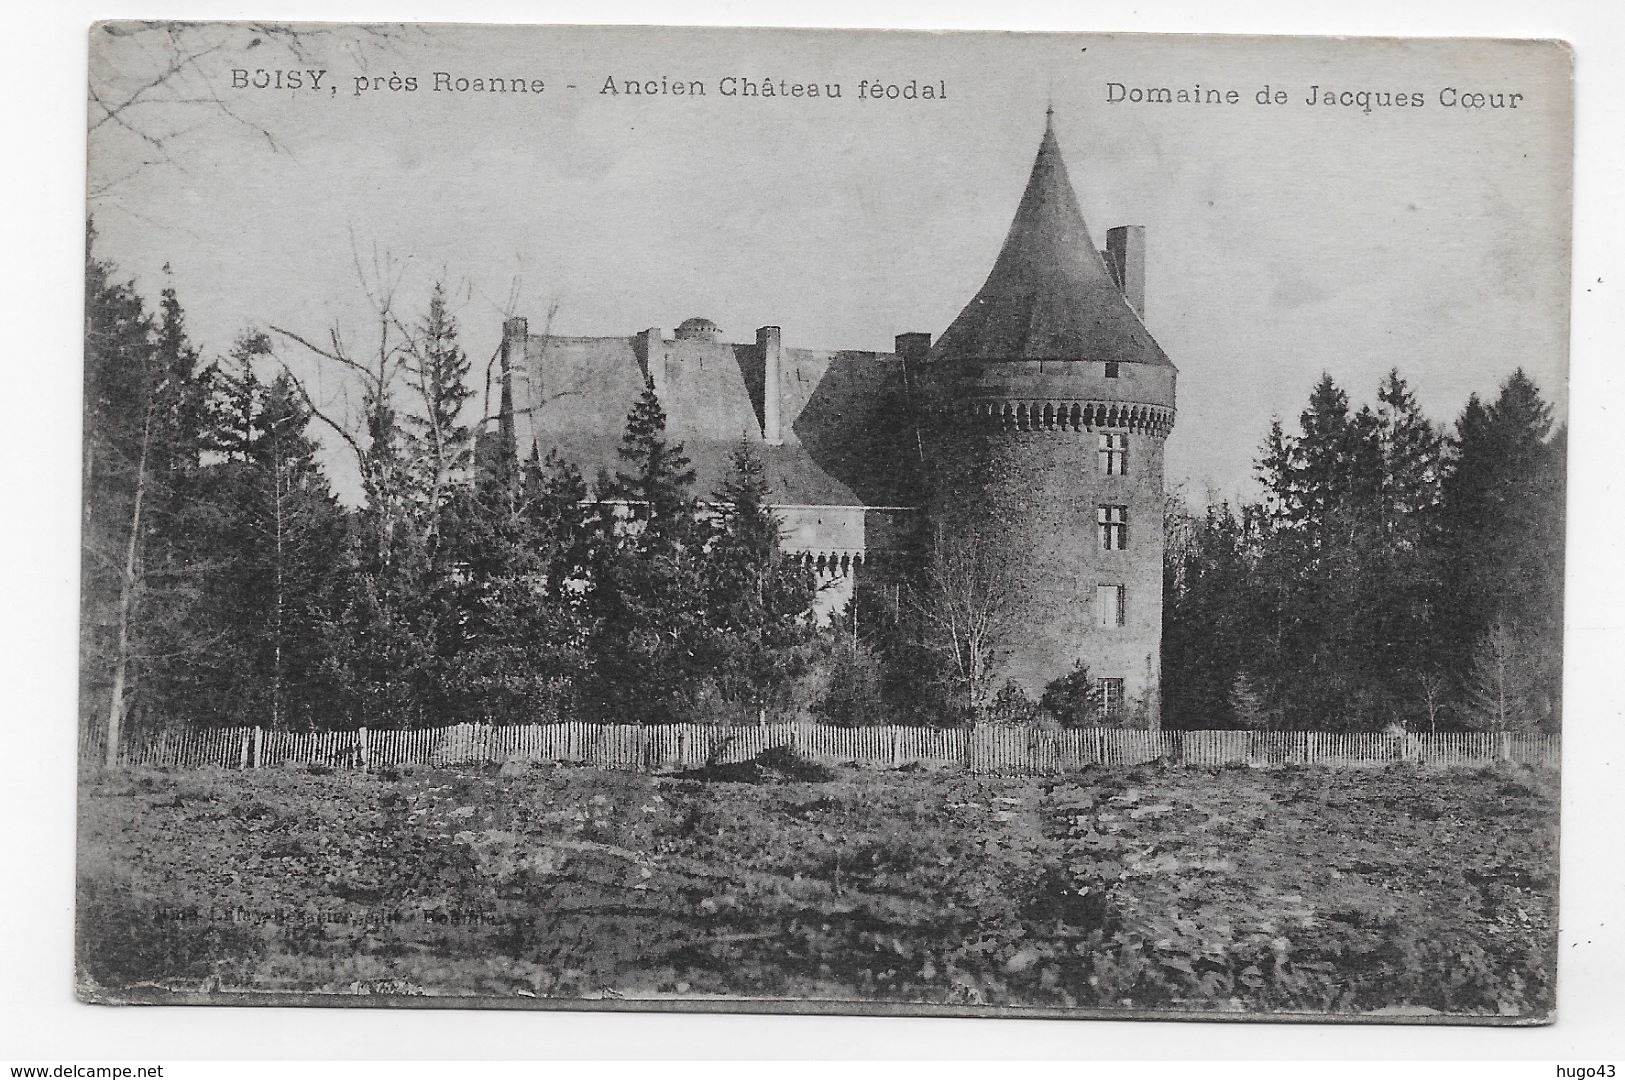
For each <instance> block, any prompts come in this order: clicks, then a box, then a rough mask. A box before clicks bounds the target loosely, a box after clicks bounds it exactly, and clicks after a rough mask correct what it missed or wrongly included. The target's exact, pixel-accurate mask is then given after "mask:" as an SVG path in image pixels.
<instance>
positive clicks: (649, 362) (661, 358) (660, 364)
mask: <svg viewBox="0 0 1625 1080" xmlns="http://www.w3.org/2000/svg"><path fill="white" fill-rule="evenodd" d="M632 351H633V352H634V353H636V354H637V358H638V366H639V367H640V368H642V369H643V374H644V375H646V376H648V378H649V380H650V381H651V382H653V383H654V385H655V393H657V394H659V393H662V392H663V391H664V390H665V389H666V335H665V333H664V332H663V331H662V330H661V329H660V327H658V326H651V327H649V329H647V330H645V331H643V332H642V333H639V334H635V335H634V336H633V338H632Z"/></svg>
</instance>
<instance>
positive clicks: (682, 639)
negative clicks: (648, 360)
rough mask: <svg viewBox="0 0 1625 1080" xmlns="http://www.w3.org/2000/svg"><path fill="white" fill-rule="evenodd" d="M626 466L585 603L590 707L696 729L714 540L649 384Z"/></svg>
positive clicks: (612, 494)
mask: <svg viewBox="0 0 1625 1080" xmlns="http://www.w3.org/2000/svg"><path fill="white" fill-rule="evenodd" d="M620 457H621V461H622V468H621V470H620V471H619V472H618V473H617V474H616V477H615V479H614V481H613V482H612V483H611V484H610V486H609V489H608V492H607V494H608V496H609V498H610V499H611V500H620V501H621V502H620V503H619V504H616V503H608V504H605V505H603V506H602V507H601V509H600V514H599V517H598V520H597V532H598V535H597V537H596V540H595V543H594V545H593V549H594V558H593V566H592V575H591V578H592V583H591V587H590V589H589V591H588V594H587V605H588V609H589V612H590V622H591V625H592V628H593V635H594V642H593V647H592V649H591V650H590V652H591V656H592V670H591V672H590V676H589V681H590V684H591V687H592V690H591V698H592V701H593V704H594V708H595V709H596V711H597V712H598V713H599V715H601V716H604V717H606V718H612V719H615V720H618V721H620V722H623V723H624V722H635V723H655V722H662V721H671V720H681V719H689V718H692V717H693V716H694V715H695V709H696V706H697V704H698V702H699V699H700V696H701V695H700V692H701V689H702V687H703V685H704V682H705V669H704V661H703V659H702V655H701V652H700V646H701V643H702V641H703V639H704V637H705V634H706V612H705V584H704V576H703V572H702V562H701V560H702V558H703V555H704V549H705V545H706V541H707V539H708V535H707V532H708V531H707V530H706V529H705V527H704V526H703V525H702V524H701V522H700V521H699V520H698V518H697V516H696V507H695V502H694V497H693V495H692V494H691V490H690V488H691V485H692V484H693V482H694V470H693V469H692V468H691V467H690V465H689V461H688V458H687V456H686V455H685V454H684V453H683V448H682V444H681V443H671V442H668V441H667V439H666V414H665V410H664V409H662V408H661V405H660V399H659V397H658V396H657V395H656V393H655V389H654V383H653V381H652V380H646V381H645V385H644V391H643V394H642V395H641V396H640V397H639V399H638V401H637V403H636V404H635V405H634V406H633V407H632V410H631V412H630V413H629V414H628V416H627V421H626V431H625V433H624V435H623V438H622V442H621V448H620ZM617 505H621V506H624V515H623V514H622V513H620V512H618V510H617Z"/></svg>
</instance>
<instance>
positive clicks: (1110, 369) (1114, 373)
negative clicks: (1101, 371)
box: [1106, 360, 1119, 379]
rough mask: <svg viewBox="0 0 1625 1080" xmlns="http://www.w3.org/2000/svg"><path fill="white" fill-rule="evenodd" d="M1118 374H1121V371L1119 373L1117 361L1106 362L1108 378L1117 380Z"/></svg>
mask: <svg viewBox="0 0 1625 1080" xmlns="http://www.w3.org/2000/svg"><path fill="white" fill-rule="evenodd" d="M1118 374H1119V371H1118V367H1117V361H1116V360H1108V361H1106V378H1108V379H1115V378H1117V377H1118Z"/></svg>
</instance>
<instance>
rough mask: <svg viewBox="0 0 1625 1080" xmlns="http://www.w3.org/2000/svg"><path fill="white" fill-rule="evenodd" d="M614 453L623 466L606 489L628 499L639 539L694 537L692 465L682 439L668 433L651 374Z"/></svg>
mask: <svg viewBox="0 0 1625 1080" xmlns="http://www.w3.org/2000/svg"><path fill="white" fill-rule="evenodd" d="M618 453H619V455H620V459H621V462H622V467H621V468H620V469H619V470H618V471H617V472H616V474H615V480H614V484H613V487H612V488H611V490H610V492H609V493H608V494H609V497H610V498H612V499H620V500H624V501H625V502H626V503H627V504H628V514H629V516H630V518H631V520H633V521H636V522H639V523H640V524H641V528H640V529H639V530H638V531H639V534H640V537H641V539H640V543H642V544H645V545H650V546H652V545H657V544H660V543H675V544H680V543H683V542H684V541H685V540H689V539H692V535H693V534H692V529H693V524H694V511H695V505H694V497H693V494H692V487H693V484H694V469H693V468H692V466H691V464H690V462H689V459H688V455H687V454H685V453H684V452H683V444H682V443H680V442H679V443H673V442H670V441H668V440H667V438H666V410H665V409H664V408H663V407H662V406H661V404H660V396H659V395H658V394H656V393H655V384H654V380H653V379H652V378H645V379H644V386H643V393H642V394H641V395H640V396H639V398H638V400H637V404H635V405H634V406H633V407H632V411H631V412H630V413H629V414H627V418H626V432H625V434H624V436H623V438H622V440H621V447H620V450H619V451H618Z"/></svg>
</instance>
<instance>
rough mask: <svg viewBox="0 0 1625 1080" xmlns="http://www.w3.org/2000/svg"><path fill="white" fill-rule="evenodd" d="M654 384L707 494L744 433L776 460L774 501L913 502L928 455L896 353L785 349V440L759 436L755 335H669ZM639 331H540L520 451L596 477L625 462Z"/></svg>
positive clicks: (532, 354)
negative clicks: (730, 339) (918, 439)
mask: <svg viewBox="0 0 1625 1080" xmlns="http://www.w3.org/2000/svg"><path fill="white" fill-rule="evenodd" d="M658 348H659V349H661V350H662V351H663V352H664V354H665V362H664V365H663V367H662V366H661V365H660V363H659V359H658V357H657V358H655V361H654V362H655V366H656V367H657V369H658V371H657V375H656V385H657V388H658V392H659V393H660V403H661V407H662V408H664V409H665V412H666V431H667V435H668V437H669V438H671V439H672V440H674V441H679V442H681V443H682V444H683V449H684V452H685V453H686V454H687V455H688V457H689V459H690V460H691V461H692V462H693V465H694V472H695V475H696V481H695V485H694V490H695V493H696V494H697V495H699V496H701V497H702V498H704V497H709V496H710V495H711V494H712V493H713V492H715V491H716V490H717V488H718V487H720V486H721V484H722V482H723V480H724V479H726V478H727V476H728V473H729V471H730V466H731V459H732V454H733V452H734V449H735V448H736V447H737V446H738V445H739V442H740V440H741V439H744V440H746V441H748V442H749V443H750V444H751V445H752V446H753V447H754V448H755V450H756V451H757V454H758V455H759V456H760V457H761V459H762V461H763V462H764V464H765V466H766V473H767V481H768V487H769V493H770V498H771V500H772V502H774V503H776V504H778V505H781V506H784V505H800V506H912V505H914V504H915V503H916V502H917V501H918V493H917V489H916V488H915V486H914V477H915V466H916V464H917V462H918V450H917V447H916V445H915V443H914V440H913V434H912V431H913V429H912V427H911V426H910V425H908V424H907V423H906V422H905V421H904V417H905V416H906V412H905V409H904V402H903V400H902V393H903V382H902V362H901V361H900V360H899V359H898V358H897V357H896V356H895V355H892V354H890V353H871V352H842V351H827V350H812V349H795V348H786V349H784V350H783V353H782V359H781V362H780V363H781V371H780V386H779V400H780V414H781V426H782V434H783V442H782V445H778V446H770V445H768V444H767V443H766V441H765V440H764V439H763V437H762V411H763V395H764V389H765V388H764V386H763V363H762V358H761V354H760V352H759V351H758V350H757V348H756V346H755V345H754V344H730V343H727V342H720V341H707V340H698V339H689V340H670V341H664V342H662V343H661V344H660V345H659V346H658ZM643 371H644V369H643V364H642V363H641V362H640V358H639V356H638V346H637V343H636V341H635V339H633V338H629V337H603V338H584V337H542V336H533V337H531V338H530V339H529V341H528V343H527V347H526V357H525V363H524V364H523V365H521V366H520V367H519V368H518V369H517V370H515V372H514V388H513V395H514V406H515V409H516V410H517V411H518V416H517V417H516V426H517V438H518V444H519V452H520V453H521V454H522V455H528V454H529V453H530V448H531V444H532V440H534V441H535V445H536V447H537V449H538V450H539V452H540V453H541V455H542V456H543V457H544V458H545V457H546V456H547V454H548V452H549V451H551V450H555V449H556V450H557V451H558V452H559V454H560V455H561V456H562V457H564V458H566V459H567V460H569V461H571V462H573V463H574V464H575V465H576V466H577V467H578V468H579V469H581V471H582V473H583V475H584V476H585V477H586V479H587V482H588V483H589V484H593V483H595V482H596V480H597V477H598V474H599V473H600V471H604V472H607V473H609V474H610V475H613V474H614V473H615V472H616V470H617V469H619V468H621V465H622V463H621V461H620V458H619V456H618V455H617V450H618V449H619V447H620V445H621V434H622V432H623V431H624V430H625V427H626V414H627V412H628V411H629V410H630V409H631V408H632V405H633V403H634V402H635V401H636V400H637V397H638V395H639V394H641V393H642V392H643Z"/></svg>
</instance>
